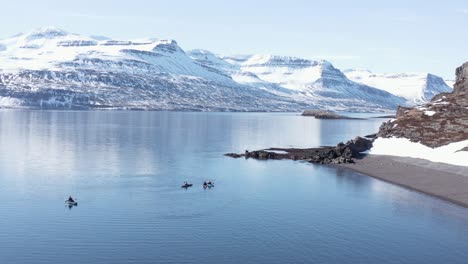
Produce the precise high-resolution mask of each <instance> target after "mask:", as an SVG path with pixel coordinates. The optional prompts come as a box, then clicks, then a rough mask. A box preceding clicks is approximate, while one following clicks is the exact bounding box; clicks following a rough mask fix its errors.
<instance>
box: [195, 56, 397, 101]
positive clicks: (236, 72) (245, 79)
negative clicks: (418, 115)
mask: <svg viewBox="0 0 468 264" xmlns="http://www.w3.org/2000/svg"><path fill="white" fill-rule="evenodd" d="M190 54H191V55H192V53H190ZM192 56H193V55H192ZM198 61H199V62H200V63H204V64H205V65H221V67H222V68H223V69H226V70H227V71H226V72H227V73H228V74H231V76H232V78H233V79H234V80H235V81H237V82H240V83H243V84H249V85H255V86H259V87H262V88H263V89H265V90H268V91H270V92H272V93H277V94H281V95H283V96H289V97H291V98H294V99H295V100H301V99H302V100H305V101H313V102H314V103H315V104H320V105H323V104H325V107H326V103H329V105H333V106H334V108H335V109H337V110H346V109H353V110H356V108H359V107H362V106H363V105H367V107H368V108H372V107H376V108H377V109H382V108H389V109H390V108H392V106H394V105H398V104H404V102H405V100H404V99H403V98H401V97H397V96H394V95H392V94H390V93H388V92H386V91H382V90H379V89H376V88H373V87H370V86H367V85H362V84H359V83H356V82H353V81H351V80H349V79H348V78H347V77H346V76H345V75H344V74H343V73H342V72H341V71H340V70H338V69H336V68H335V67H333V65H332V64H331V63H330V62H328V61H311V60H306V59H301V58H296V57H285V56H272V55H252V56H231V57H216V56H214V55H213V54H210V56H205V57H204V59H198ZM220 61H222V62H220ZM223 63H229V64H230V65H234V66H231V67H225V66H223ZM328 108H329V107H328Z"/></svg>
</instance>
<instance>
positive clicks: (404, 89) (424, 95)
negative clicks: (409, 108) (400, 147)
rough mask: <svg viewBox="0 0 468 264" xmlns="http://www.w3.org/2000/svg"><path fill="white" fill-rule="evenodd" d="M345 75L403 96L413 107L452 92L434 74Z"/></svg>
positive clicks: (363, 72)
mask: <svg viewBox="0 0 468 264" xmlns="http://www.w3.org/2000/svg"><path fill="white" fill-rule="evenodd" d="M344 73H345V74H346V76H347V77H348V78H349V79H351V80H353V81H355V82H358V83H363V84H366V85H369V86H373V87H378V88H380V89H382V90H385V91H387V92H390V93H392V94H395V95H398V96H402V97H404V98H405V99H406V100H408V103H409V104H412V105H414V104H421V103H424V102H428V101H430V100H431V99H432V97H434V95H437V94H439V93H447V92H451V91H452V88H451V86H448V85H447V83H446V82H445V81H444V80H443V79H442V78H440V77H438V76H435V75H432V74H425V73H400V74H390V73H387V74H378V73H372V72H370V71H368V70H345V71H344Z"/></svg>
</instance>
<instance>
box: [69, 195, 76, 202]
mask: <svg viewBox="0 0 468 264" xmlns="http://www.w3.org/2000/svg"><path fill="white" fill-rule="evenodd" d="M68 202H70V203H74V202H75V200H73V198H72V197H71V195H70V196H69V197H68Z"/></svg>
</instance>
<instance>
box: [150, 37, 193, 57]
mask: <svg viewBox="0 0 468 264" xmlns="http://www.w3.org/2000/svg"><path fill="white" fill-rule="evenodd" d="M153 51H154V52H158V53H169V54H173V53H185V52H184V50H182V49H181V48H180V47H179V45H177V42H176V41H175V40H160V41H159V42H158V43H157V44H156V46H155V47H154V48H153Z"/></svg>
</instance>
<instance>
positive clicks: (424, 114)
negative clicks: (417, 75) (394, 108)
mask: <svg viewBox="0 0 468 264" xmlns="http://www.w3.org/2000/svg"><path fill="white" fill-rule="evenodd" d="M378 136H379V137H384V138H389V137H403V138H408V139H410V140H411V141H413V142H421V143H422V144H424V145H426V146H429V147H433V148H434V147H440V146H443V145H447V144H449V143H452V142H458V141H463V140H468V62H466V63H464V64H463V65H462V66H460V67H458V68H457V69H456V82H455V85H454V90H453V92H452V93H443V94H439V95H437V96H435V97H434V98H433V99H432V100H431V102H429V103H426V104H424V105H420V106H417V107H414V108H399V109H398V112H397V118H396V119H393V120H390V121H388V122H386V123H384V124H382V126H381V127H380V130H379V133H378Z"/></svg>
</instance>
